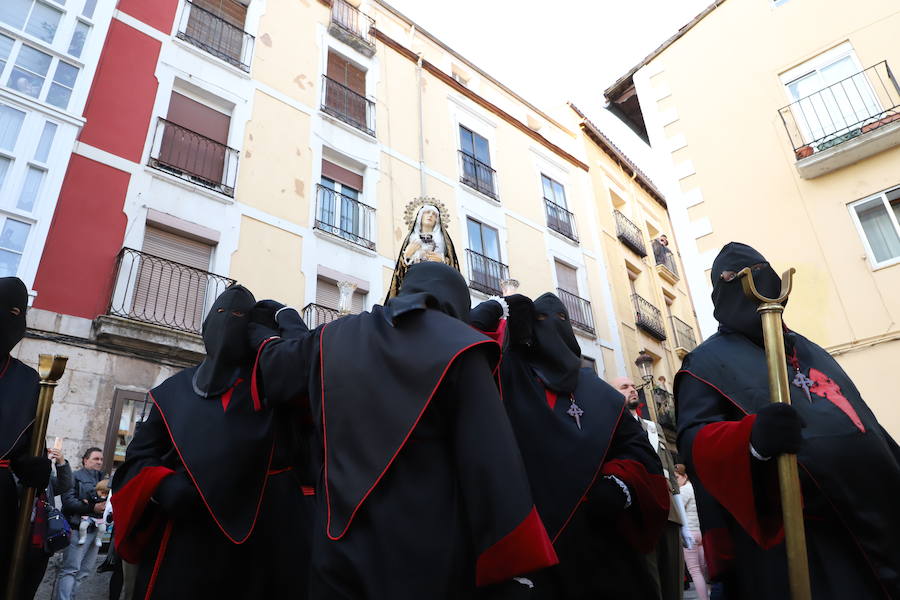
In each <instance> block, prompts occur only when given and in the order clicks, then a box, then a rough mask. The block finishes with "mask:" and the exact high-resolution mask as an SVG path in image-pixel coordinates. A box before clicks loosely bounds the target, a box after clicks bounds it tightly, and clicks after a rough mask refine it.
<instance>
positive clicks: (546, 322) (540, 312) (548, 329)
mask: <svg viewBox="0 0 900 600" xmlns="http://www.w3.org/2000/svg"><path fill="white" fill-rule="evenodd" d="M534 314H535V321H534V343H533V344H532V346H531V347H530V348H529V350H528V353H527V358H526V360H527V361H528V363H529V364H530V365H531V367H532V368H533V369H534V370H535V371H536V372H537V374H538V376H539V377H540V378H541V381H543V382H544V384H546V386H547V387H549V388H550V389H551V390H553V391H555V392H562V393H566V394H568V393H571V392H574V391H575V388H576V387H577V385H578V371H579V369H581V348H580V347H579V345H578V340H577V339H576V338H575V332H574V331H573V330H572V323H571V322H570V321H569V310H568V309H567V308H566V305H565V304H563V302H562V300H560V299H559V298H558V297H557V296H556V295H554V294H551V293H549V292H547V293H546V294H543V295H542V296H540V297H538V299H537V300H535V301H534Z"/></svg>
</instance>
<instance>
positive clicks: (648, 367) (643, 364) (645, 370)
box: [634, 350, 659, 424]
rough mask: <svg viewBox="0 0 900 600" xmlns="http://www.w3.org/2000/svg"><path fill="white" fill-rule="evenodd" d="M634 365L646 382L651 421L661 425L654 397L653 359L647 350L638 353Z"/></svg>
mask: <svg viewBox="0 0 900 600" xmlns="http://www.w3.org/2000/svg"><path fill="white" fill-rule="evenodd" d="M634 364H635V365H637V368H638V369H639V370H640V372H641V379H643V380H644V385H642V386H641V387H642V388H644V400H646V402H647V410H648V411H649V412H650V419H652V420H653V422H654V423H657V424H658V423H659V420H658V419H657V417H656V399H655V398H654V397H653V357H652V356H650V354H648V353H647V351H646V350H641V351H640V352H638V357H637V359H635V361H634Z"/></svg>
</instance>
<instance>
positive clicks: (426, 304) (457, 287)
mask: <svg viewBox="0 0 900 600" xmlns="http://www.w3.org/2000/svg"><path fill="white" fill-rule="evenodd" d="M471 303H472V301H471V299H470V298H469V289H468V287H467V286H466V280H465V279H463V276H462V275H460V274H459V271H457V270H456V269H454V268H452V267H450V266H448V265H445V264H442V263H436V262H423V263H418V264H415V265H412V266H411V267H410V268H409V271H407V273H406V277H405V278H404V279H403V283H402V284H401V286H400V292H399V293H398V294H397V296H395V297H394V298H391V299H390V300H388V302H387V306H386V307H385V314H386V315H387V316H388V317H389V318H390V320H391V321H394V320H396V319H397V318H398V317H400V316H401V315H403V314H405V313H407V312H410V311H414V310H423V309H425V308H433V309H435V310H439V311H441V312H442V313H444V314H445V315H448V316H451V317H453V318H455V319H459V320H460V321H463V322H464V323H465V322H468V320H469V307H470V305H471Z"/></svg>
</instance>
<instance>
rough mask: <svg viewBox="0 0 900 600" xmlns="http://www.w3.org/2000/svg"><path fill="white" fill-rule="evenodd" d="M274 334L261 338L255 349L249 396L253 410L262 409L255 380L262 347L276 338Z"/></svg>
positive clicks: (257, 384)
mask: <svg viewBox="0 0 900 600" xmlns="http://www.w3.org/2000/svg"><path fill="white" fill-rule="evenodd" d="M278 339H281V338H278V337H276V336H272V337H270V338H267V339H265V340H263V342H262V343H261V344H260V345H259V348H257V349H256V360H254V361H253V371H252V375H251V376H250V397H251V398H252V399H253V410H255V411H260V410H262V401H261V400H260V398H259V383H258V382H257V375H256V374H257V373H258V372H259V359H260V357H261V356H262V352H263V348H265V347H266V344H268V343H269V342H271V341H272V340H278ZM235 385H237V384H235Z"/></svg>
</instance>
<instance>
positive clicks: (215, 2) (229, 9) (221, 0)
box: [192, 0, 247, 29]
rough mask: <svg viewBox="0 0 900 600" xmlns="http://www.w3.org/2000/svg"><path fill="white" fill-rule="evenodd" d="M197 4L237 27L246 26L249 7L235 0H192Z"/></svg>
mask: <svg viewBox="0 0 900 600" xmlns="http://www.w3.org/2000/svg"><path fill="white" fill-rule="evenodd" d="M192 2H193V3H194V5H195V6H199V7H200V8H203V9H206V10H208V11H209V12H211V13H213V14H214V15H218V16H220V17H222V18H223V19H224V20H226V21H228V22H229V23H231V24H232V25H234V26H236V27H240V28H241V29H243V28H244V21H246V20H247V7H246V6H244V5H243V4H241V3H240V2H235V1H234V0H192Z"/></svg>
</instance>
